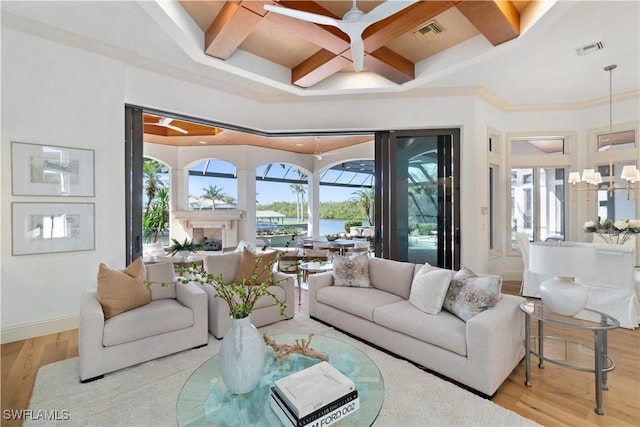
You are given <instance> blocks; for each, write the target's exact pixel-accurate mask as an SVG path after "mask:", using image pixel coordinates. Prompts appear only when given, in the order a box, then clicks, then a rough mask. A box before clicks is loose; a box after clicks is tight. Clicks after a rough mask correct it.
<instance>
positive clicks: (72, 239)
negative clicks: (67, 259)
mask: <svg viewBox="0 0 640 427" xmlns="http://www.w3.org/2000/svg"><path fill="white" fill-rule="evenodd" d="M11 215H12V218H11V219H12V255H30V254H45V253H53V252H71V251H88V250H93V249H95V237H94V222H93V221H94V204H93V203H12V204H11Z"/></svg>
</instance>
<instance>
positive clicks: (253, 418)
mask: <svg viewBox="0 0 640 427" xmlns="http://www.w3.org/2000/svg"><path fill="white" fill-rule="evenodd" d="M271 338H273V339H274V340H276V341H277V342H278V343H279V344H293V343H294V342H295V340H296V339H301V338H305V339H306V338H308V335H304V334H276V335H273V336H271ZM311 347H312V348H314V349H315V350H318V351H321V352H323V353H324V354H326V355H327V356H329V363H331V365H333V366H334V367H335V368H337V369H338V370H339V371H340V372H342V373H343V374H345V375H346V376H348V377H349V378H351V379H352V380H353V381H354V382H355V383H356V389H357V390H358V396H359V398H360V409H358V410H357V411H356V412H354V413H353V414H351V415H349V416H348V417H347V418H345V419H344V420H342V421H339V422H338V423H336V424H335V425H336V426H341V425H342V426H348V425H358V426H359V425H371V424H373V422H374V421H375V419H376V418H377V416H378V413H379V412H380V409H381V408H382V401H383V400H384V383H383V380H382V375H381V374H380V371H379V370H378V367H377V366H376V364H375V363H374V362H373V361H372V360H371V359H370V358H369V356H367V355H366V354H365V353H364V352H362V351H361V350H360V349H358V348H356V347H354V346H352V345H351V344H349V343H346V342H344V341H341V340H339V339H336V338H331V337H326V336H321V335H314V336H313V339H312V340H311ZM318 362H319V360H318V359H312V358H310V357H307V356H302V355H299V354H292V355H290V356H288V357H286V358H284V359H282V360H279V361H277V362H276V361H275V356H274V352H273V349H271V347H269V346H267V351H266V357H265V366H264V370H263V374H262V378H261V379H260V382H259V383H258V386H257V387H256V388H255V389H254V390H253V391H252V392H250V393H246V394H242V395H235V394H231V393H229V392H228V391H227V388H226V387H225V385H224V382H223V381H222V377H221V376H220V357H219V354H216V355H215V356H213V357H211V358H210V359H209V360H207V361H206V362H204V363H203V364H202V365H201V366H200V367H199V368H198V369H196V370H195V371H194V372H193V374H191V377H189V379H188V380H187V381H186V382H185V384H184V385H183V387H182V390H181V391H180V395H179V396H178V403H177V407H176V417H177V421H178V425H179V426H203V425H207V426H281V425H282V424H281V423H280V421H279V420H278V418H277V417H276V415H275V414H274V413H273V411H272V410H271V407H270V405H269V389H270V387H271V386H272V385H273V383H274V381H275V380H277V379H279V378H282V377H285V376H287V375H289V374H291V373H293V372H297V371H299V370H302V369H304V368H307V367H309V366H312V365H314V364H316V363H318Z"/></svg>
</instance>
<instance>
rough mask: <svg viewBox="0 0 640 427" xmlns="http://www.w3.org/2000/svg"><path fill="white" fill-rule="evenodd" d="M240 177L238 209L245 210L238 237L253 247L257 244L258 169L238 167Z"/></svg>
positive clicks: (238, 177) (237, 172) (238, 176)
mask: <svg viewBox="0 0 640 427" xmlns="http://www.w3.org/2000/svg"><path fill="white" fill-rule="evenodd" d="M236 174H237V179H238V209H241V210H243V211H245V214H244V218H243V219H241V220H240V221H239V222H238V224H239V229H238V239H240V240H244V241H245V242H247V243H249V244H250V245H251V246H252V247H255V244H256V170H255V169H236Z"/></svg>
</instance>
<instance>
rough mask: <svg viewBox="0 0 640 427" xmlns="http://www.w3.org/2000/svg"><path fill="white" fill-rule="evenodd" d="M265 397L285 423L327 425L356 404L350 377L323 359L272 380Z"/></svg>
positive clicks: (300, 426)
mask: <svg viewBox="0 0 640 427" xmlns="http://www.w3.org/2000/svg"><path fill="white" fill-rule="evenodd" d="M269 401H270V405H271V409H272V410H273V412H274V413H275V414H276V415H277V416H278V418H279V419H280V421H281V422H282V423H283V424H284V425H285V426H287V427H289V426H290V427H307V426H310V427H328V426H330V425H331V424H333V423H335V422H337V421H339V420H341V419H344V418H345V417H347V416H349V415H350V414H352V413H353V412H355V411H356V410H358V408H359V407H360V400H359V398H358V390H356V387H355V384H354V383H353V381H352V380H351V379H349V378H348V377H346V376H345V375H344V374H342V373H341V372H340V371H338V370H337V369H336V368H334V367H333V366H331V365H330V364H329V363H327V362H320V363H318V364H316V365H313V366H311V367H309V368H307V369H303V370H302V371H299V372H296V373H294V374H291V375H289V376H287V377H284V378H281V379H279V380H276V381H275V384H274V385H273V387H271V393H270V396H269Z"/></svg>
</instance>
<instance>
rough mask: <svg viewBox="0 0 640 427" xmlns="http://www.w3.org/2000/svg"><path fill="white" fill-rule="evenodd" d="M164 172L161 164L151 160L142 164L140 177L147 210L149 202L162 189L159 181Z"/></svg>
mask: <svg viewBox="0 0 640 427" xmlns="http://www.w3.org/2000/svg"><path fill="white" fill-rule="evenodd" d="M164 172H166V170H165V167H164V165H163V164H162V163H160V162H158V161H157V160H153V159H145V160H144V162H143V163H142V177H143V182H144V192H145V194H146V195H147V207H146V209H145V210H147V211H148V210H149V206H151V202H153V199H154V198H155V197H156V194H157V193H158V189H160V188H164V186H165V184H164V182H162V180H161V179H160V174H162V173H164Z"/></svg>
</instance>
